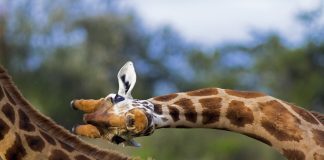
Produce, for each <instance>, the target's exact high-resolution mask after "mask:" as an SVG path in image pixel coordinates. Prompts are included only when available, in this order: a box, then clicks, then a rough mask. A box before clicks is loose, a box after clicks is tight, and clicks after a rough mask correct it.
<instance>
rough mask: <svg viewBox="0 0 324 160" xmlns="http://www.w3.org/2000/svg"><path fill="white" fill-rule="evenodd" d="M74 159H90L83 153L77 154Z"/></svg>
mask: <svg viewBox="0 0 324 160" xmlns="http://www.w3.org/2000/svg"><path fill="white" fill-rule="evenodd" d="M74 159H76V160H90V159H89V158H87V157H86V156H84V155H77V156H75V157H74Z"/></svg>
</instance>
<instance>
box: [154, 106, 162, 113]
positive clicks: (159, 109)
mask: <svg viewBox="0 0 324 160" xmlns="http://www.w3.org/2000/svg"><path fill="white" fill-rule="evenodd" d="M154 112H155V113H156V114H159V115H161V114H162V113H163V111H162V106H161V105H160V104H154Z"/></svg>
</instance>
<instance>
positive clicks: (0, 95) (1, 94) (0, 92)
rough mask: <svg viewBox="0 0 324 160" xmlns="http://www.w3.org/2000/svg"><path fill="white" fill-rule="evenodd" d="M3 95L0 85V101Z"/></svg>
mask: <svg viewBox="0 0 324 160" xmlns="http://www.w3.org/2000/svg"><path fill="white" fill-rule="evenodd" d="M3 97H4V93H3V90H2V87H1V86H0V101H1V100H2V98H3Z"/></svg>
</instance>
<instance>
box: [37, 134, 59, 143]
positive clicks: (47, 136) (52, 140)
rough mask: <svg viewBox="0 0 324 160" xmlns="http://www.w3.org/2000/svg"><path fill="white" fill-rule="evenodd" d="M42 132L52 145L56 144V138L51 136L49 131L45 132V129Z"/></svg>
mask: <svg viewBox="0 0 324 160" xmlns="http://www.w3.org/2000/svg"><path fill="white" fill-rule="evenodd" d="M40 134H41V135H42V136H43V138H44V139H45V140H46V141H47V142H48V143H50V144H52V145H56V142H55V140H54V139H53V138H52V137H51V136H49V135H48V134H47V133H45V132H43V131H40Z"/></svg>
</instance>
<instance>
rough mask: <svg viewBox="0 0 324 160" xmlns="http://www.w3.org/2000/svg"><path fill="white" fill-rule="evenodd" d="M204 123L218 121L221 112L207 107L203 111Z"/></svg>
mask: <svg viewBox="0 0 324 160" xmlns="http://www.w3.org/2000/svg"><path fill="white" fill-rule="evenodd" d="M202 116H203V117H202V118H203V119H202V124H210V123H214V122H217V121H218V120H219V116H220V112H219V111H215V110H210V109H205V110H203V111H202Z"/></svg>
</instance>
